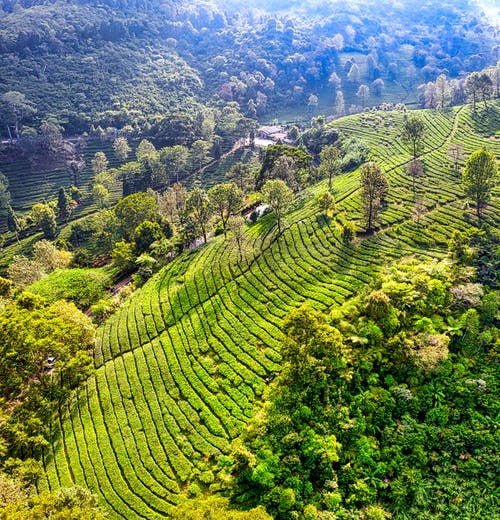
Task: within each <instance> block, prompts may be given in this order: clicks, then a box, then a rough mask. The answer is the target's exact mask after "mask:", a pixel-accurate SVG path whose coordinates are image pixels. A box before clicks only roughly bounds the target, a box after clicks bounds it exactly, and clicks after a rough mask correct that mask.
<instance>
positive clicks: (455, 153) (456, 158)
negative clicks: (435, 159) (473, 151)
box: [448, 143, 464, 173]
mask: <svg viewBox="0 0 500 520" xmlns="http://www.w3.org/2000/svg"><path fill="white" fill-rule="evenodd" d="M448 157H449V158H450V159H451V161H452V163H453V167H454V168H455V173H458V169H459V166H460V161H462V160H463V158H464V147H463V146H462V145H461V144H460V143H453V144H451V145H450V147H449V148H448Z"/></svg>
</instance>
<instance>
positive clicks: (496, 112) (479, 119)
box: [471, 101, 500, 137]
mask: <svg viewBox="0 0 500 520" xmlns="http://www.w3.org/2000/svg"><path fill="white" fill-rule="evenodd" d="M471 121H472V127H473V128H474V131H475V132H477V133H478V134H480V135H485V136H488V137H489V136H491V135H495V134H496V133H497V132H498V130H499V129H500V103H499V102H498V101H489V102H488V106H486V107H485V106H484V104H483V103H482V102H480V103H479V102H478V104H477V107H476V113H475V114H472V117H471Z"/></svg>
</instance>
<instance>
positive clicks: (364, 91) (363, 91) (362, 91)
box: [356, 84, 370, 108]
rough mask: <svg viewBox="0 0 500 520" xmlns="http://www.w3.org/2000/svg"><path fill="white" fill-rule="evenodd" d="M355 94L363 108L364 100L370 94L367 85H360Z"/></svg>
mask: <svg viewBox="0 0 500 520" xmlns="http://www.w3.org/2000/svg"><path fill="white" fill-rule="evenodd" d="M356 96H357V97H358V98H359V99H360V101H361V106H362V107H363V108H364V107H365V105H366V100H367V99H368V97H369V96H370V88H369V87H368V85H364V84H363V85H360V86H359V88H358V91H357V92H356Z"/></svg>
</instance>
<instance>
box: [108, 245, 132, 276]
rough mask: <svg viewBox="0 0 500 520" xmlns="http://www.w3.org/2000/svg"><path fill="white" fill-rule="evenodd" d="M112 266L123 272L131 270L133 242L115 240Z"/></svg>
mask: <svg viewBox="0 0 500 520" xmlns="http://www.w3.org/2000/svg"><path fill="white" fill-rule="evenodd" d="M112 257H113V266H114V267H116V268H117V269H118V270H119V271H121V272H123V273H128V272H130V271H132V270H133V269H134V267H135V260H136V256H135V246H134V244H133V243H130V242H125V241H123V240H122V241H120V242H116V244H115V247H114V249H113V253H112Z"/></svg>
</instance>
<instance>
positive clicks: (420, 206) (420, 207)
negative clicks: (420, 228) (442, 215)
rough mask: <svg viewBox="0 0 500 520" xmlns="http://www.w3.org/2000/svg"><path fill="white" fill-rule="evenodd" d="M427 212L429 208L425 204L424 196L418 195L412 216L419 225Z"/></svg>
mask: <svg viewBox="0 0 500 520" xmlns="http://www.w3.org/2000/svg"><path fill="white" fill-rule="evenodd" d="M426 213H427V208H426V206H425V202H424V199H423V198H422V197H418V198H417V200H416V201H415V204H414V206H413V209H412V210H411V217H412V219H413V220H414V221H415V222H416V223H417V225H420V222H421V220H422V219H423V218H424V217H425V214H426Z"/></svg>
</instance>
